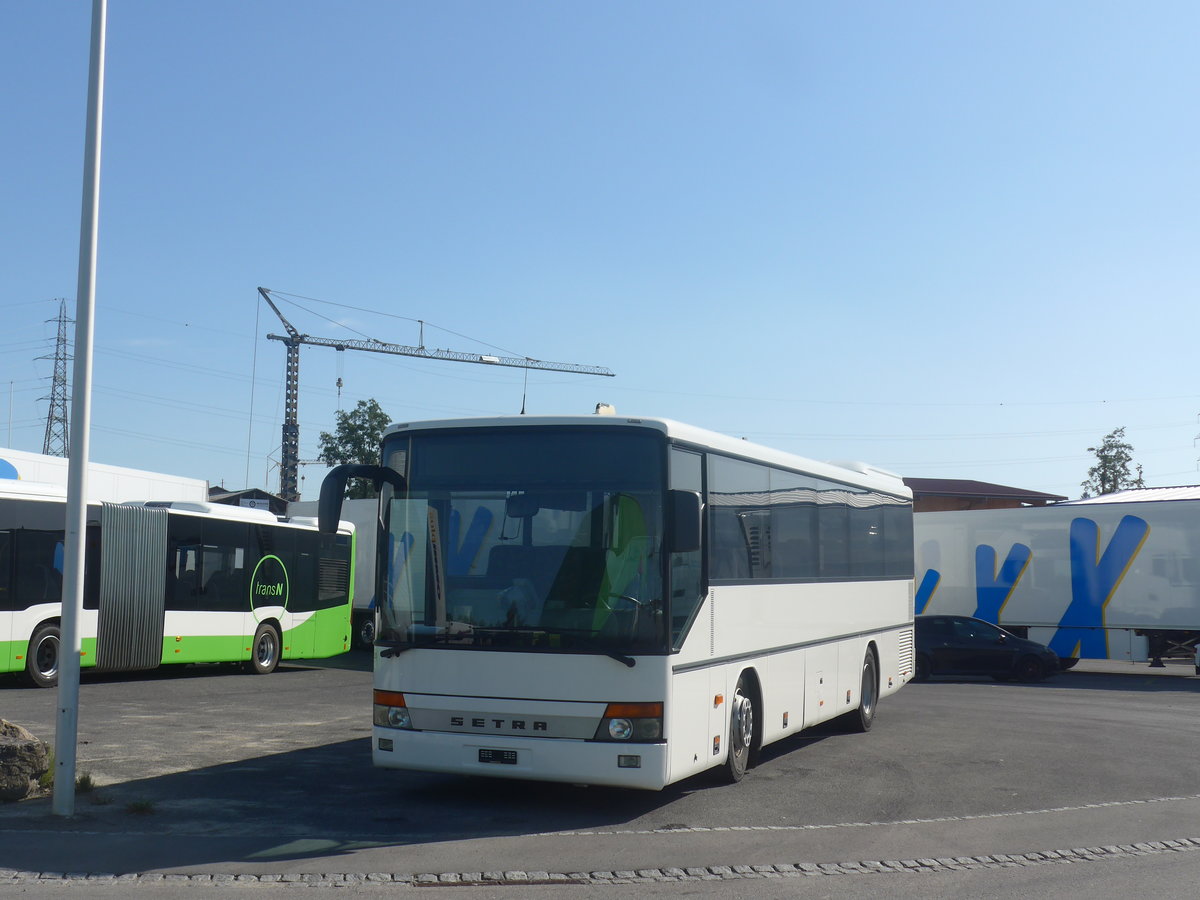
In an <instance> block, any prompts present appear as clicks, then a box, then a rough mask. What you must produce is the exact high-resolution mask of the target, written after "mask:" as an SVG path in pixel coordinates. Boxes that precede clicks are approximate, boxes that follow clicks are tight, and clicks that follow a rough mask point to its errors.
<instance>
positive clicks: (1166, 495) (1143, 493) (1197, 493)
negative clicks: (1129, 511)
mask: <svg viewBox="0 0 1200 900" xmlns="http://www.w3.org/2000/svg"><path fill="white" fill-rule="evenodd" d="M1155 500H1200V485H1194V484H1192V485H1182V486H1180V487H1158V488H1130V489H1129V490H1127V491H1117V492H1116V493H1115V494H1101V495H1100V496H1099V497H1088V498H1087V499H1086V500H1071V501H1068V503H1065V504H1063V505H1064V506H1076V505H1080V504H1085V503H1089V504H1090V503H1150V502H1152V501H1155Z"/></svg>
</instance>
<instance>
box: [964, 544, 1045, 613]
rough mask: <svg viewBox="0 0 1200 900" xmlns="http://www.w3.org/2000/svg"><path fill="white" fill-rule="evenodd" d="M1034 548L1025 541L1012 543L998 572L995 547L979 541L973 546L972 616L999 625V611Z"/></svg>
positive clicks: (1027, 563) (1022, 571)
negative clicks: (973, 602)
mask: <svg viewBox="0 0 1200 900" xmlns="http://www.w3.org/2000/svg"><path fill="white" fill-rule="evenodd" d="M1032 556H1033V551H1032V550H1030V549H1029V548H1028V547H1026V546H1025V545H1024V544H1013V545H1012V549H1011V550H1009V551H1008V556H1007V557H1006V558H1005V560H1004V565H1002V566H1001V567H1000V569H999V571H997V570H996V548H995V547H989V546H988V545H987V544H980V545H979V546H978V547H976V548H975V604H976V605H975V618H977V619H983V620H984V621H986V622H994V623H995V624H997V625H999V624H1000V610H1002V609H1004V604H1005V603H1007V602H1008V598H1009V597H1011V596H1012V592H1013V589H1014V588H1015V587H1016V586H1017V582H1018V581H1020V580H1021V576H1022V575H1024V574H1025V569H1026V568H1028V566H1029V560H1030V558H1031V557H1032Z"/></svg>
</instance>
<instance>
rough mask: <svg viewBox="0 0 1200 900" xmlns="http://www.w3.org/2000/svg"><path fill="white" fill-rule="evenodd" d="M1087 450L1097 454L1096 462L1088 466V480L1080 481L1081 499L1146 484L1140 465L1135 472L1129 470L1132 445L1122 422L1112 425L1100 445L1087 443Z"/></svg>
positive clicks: (1141, 486) (1131, 458)
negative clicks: (1091, 445)
mask: <svg viewBox="0 0 1200 900" xmlns="http://www.w3.org/2000/svg"><path fill="white" fill-rule="evenodd" d="M1088 453H1094V454H1096V464H1095V465H1094V466H1092V467H1091V468H1090V469H1088V477H1087V481H1084V482H1082V484H1081V486H1082V487H1083V497H1084V499H1087V498H1088V497H1101V496H1103V495H1104V494H1115V493H1116V492H1117V491H1123V490H1127V489H1128V488H1144V487H1145V486H1146V482H1145V480H1144V479H1143V478H1142V467H1141V466H1140V465H1139V466H1137V475H1136V476H1134V475H1131V474H1130V471H1129V466H1130V464H1131V463H1132V462H1133V446H1132V445H1130V444H1129V443H1128V442H1127V441H1126V440H1125V426H1121V427H1120V428H1114V429H1113V430H1112V431H1111V432H1109V433H1108V434H1106V435H1105V436H1104V441H1103V442H1102V443H1101V444H1100V446H1099V447H1088Z"/></svg>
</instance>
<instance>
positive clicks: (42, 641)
mask: <svg viewBox="0 0 1200 900" xmlns="http://www.w3.org/2000/svg"><path fill="white" fill-rule="evenodd" d="M61 652H62V635H61V632H60V631H59V630H58V626H57V625H42V626H40V627H39V628H38V629H37V631H35V632H34V633H33V637H31V638H30V639H29V652H28V654H27V655H26V657H25V678H26V679H27V680H28V681H29V683H30V684H32V685H33V686H34V687H44V688H51V687H54V686H55V685H56V684H58V660H59V656H60V655H61Z"/></svg>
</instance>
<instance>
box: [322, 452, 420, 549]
mask: <svg viewBox="0 0 1200 900" xmlns="http://www.w3.org/2000/svg"><path fill="white" fill-rule="evenodd" d="M351 478H370V479H371V480H372V481H373V482H374V483H375V489H376V490H378V489H379V488H380V487H381V486H382V485H384V484H390V485H391V486H392V487H394V488H395V489H396V493H398V494H405V493H407V492H408V485H407V483H405V481H404V476H403V475H401V474H400V473H399V472H397V471H396V470H395V469H389V468H388V467H387V466H367V465H362V464H359V463H346V464H345V465H341V466H334V467H333V468H332V469H330V470H329V474H328V475H326V476H325V480H324V481H322V482H321V496H320V499H318V500H317V530H318V531H320V532H321V533H322V534H334V533H335V532H336V531H337V528H338V520H339V519H340V518H341V517H342V498H343V497H345V496H346V482H347V481H349V480H350V479H351Z"/></svg>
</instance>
